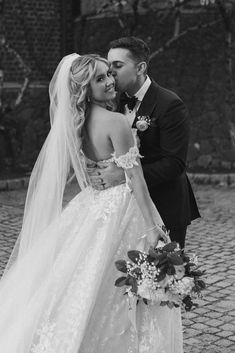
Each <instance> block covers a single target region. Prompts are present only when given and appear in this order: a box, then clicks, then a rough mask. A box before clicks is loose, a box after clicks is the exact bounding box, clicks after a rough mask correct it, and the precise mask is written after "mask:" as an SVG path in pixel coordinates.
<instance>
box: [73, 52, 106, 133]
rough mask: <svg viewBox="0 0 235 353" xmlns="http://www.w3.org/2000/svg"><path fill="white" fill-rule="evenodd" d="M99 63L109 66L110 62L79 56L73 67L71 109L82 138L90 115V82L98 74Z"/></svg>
mask: <svg viewBox="0 0 235 353" xmlns="http://www.w3.org/2000/svg"><path fill="white" fill-rule="evenodd" d="M99 61H101V62H104V63H105V64H107V66H109V63H108V61H107V60H106V59H105V58H103V57H101V56H99V55H98V54H88V55H82V56H79V57H78V58H76V59H75V60H74V61H73V62H72V65H71V69H70V77H69V90H70V95H71V108H72V110H73V114H74V117H75V124H76V126H75V128H76V130H77V131H78V133H79V135H80V136H81V130H82V127H83V125H84V122H85V118H86V116H87V114H89V107H90V98H91V97H89V94H90V82H91V80H92V79H93V78H94V76H95V74H96V71H97V64H98V62H99Z"/></svg>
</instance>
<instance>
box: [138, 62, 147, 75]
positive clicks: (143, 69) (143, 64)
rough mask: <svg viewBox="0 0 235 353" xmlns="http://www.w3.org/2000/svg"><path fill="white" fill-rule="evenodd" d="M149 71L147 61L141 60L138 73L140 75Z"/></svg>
mask: <svg viewBox="0 0 235 353" xmlns="http://www.w3.org/2000/svg"><path fill="white" fill-rule="evenodd" d="M146 72H147V63H146V62H145V61H141V62H140V63H138V71H137V74H138V75H144V74H146Z"/></svg>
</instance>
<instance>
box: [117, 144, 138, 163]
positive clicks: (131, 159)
mask: <svg viewBox="0 0 235 353" xmlns="http://www.w3.org/2000/svg"><path fill="white" fill-rule="evenodd" d="M112 156H113V160H114V162H115V163H116V164H117V166H118V167H121V168H123V169H131V168H133V167H134V166H135V165H136V166H138V165H139V164H138V162H137V161H136V159H137V158H138V157H139V158H141V157H142V156H141V155H140V153H139V149H138V147H137V146H136V145H135V146H133V147H131V148H130V149H129V151H128V152H127V153H126V154H123V155H121V156H119V157H117V156H116V154H115V152H114V153H113V154H112Z"/></svg>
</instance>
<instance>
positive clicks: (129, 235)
mask: <svg viewBox="0 0 235 353" xmlns="http://www.w3.org/2000/svg"><path fill="white" fill-rule="evenodd" d="M137 156H138V149H137V147H136V146H135V147H133V148H132V149H131V150H130V151H129V153H127V154H126V155H125V156H122V157H120V158H118V159H117V158H116V157H115V155H114V156H113V157H112V158H111V159H109V160H107V161H103V162H100V163H101V164H102V163H105V164H107V163H110V162H111V161H115V162H116V163H117V164H118V165H119V166H121V167H123V168H130V167H132V166H133V164H136V163H137V162H136V158H137ZM153 207H154V206H153ZM156 221H158V222H159V216H158V214H157V212H156ZM144 229H145V224H144V220H143V217H142V214H141V212H140V209H139V207H138V205H137V202H136V200H135V198H134V196H133V193H131V190H130V188H129V187H128V183H126V184H122V185H119V186H115V187H112V188H110V189H107V190H103V191H95V190H93V189H92V188H88V189H87V190H85V191H83V192H81V193H79V194H78V195H77V196H76V197H75V198H74V199H73V200H72V201H71V202H70V203H69V204H68V206H67V207H66V208H65V209H64V211H63V212H62V215H61V216H60V218H59V219H57V220H56V221H55V222H54V223H53V224H51V225H50V227H49V228H48V229H46V231H44V232H43V234H42V235H41V236H40V237H39V240H38V242H37V244H35V245H34V246H33V247H32V248H31V250H30V251H29V252H28V254H27V256H26V257H25V258H24V259H23V260H22V261H21V263H18V264H17V265H16V266H15V268H13V269H12V270H11V273H10V274H9V275H8V276H7V279H6V281H5V282H4V281H3V283H2V285H1V289H0V303H1V308H0V352H2V353H182V351H183V350H182V327H181V314H180V310H179V309H176V308H174V309H169V308H166V307H161V306H160V305H157V304H155V305H145V304H144V303H142V302H140V303H139V304H138V305H137V311H136V325H133V322H131V320H130V318H129V314H128V301H127V298H126V296H124V295H123V289H120V288H117V287H115V286H114V282H115V280H116V279H117V278H118V277H119V276H120V273H119V272H118V271H117V270H116V268H115V265H114V262H115V261H116V260H118V259H123V258H126V254H127V251H128V250H130V249H137V248H138V249H143V248H144V247H145V244H144V241H145V240H144V239H140V237H141V235H142V234H143V233H144ZM52 251H53V257H52V259H51V253H52ZM49 254H50V256H49ZM25 298H29V299H27V300H26V299H25Z"/></svg>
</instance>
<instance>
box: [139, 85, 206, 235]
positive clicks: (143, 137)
mask: <svg viewBox="0 0 235 353" xmlns="http://www.w3.org/2000/svg"><path fill="white" fill-rule="evenodd" d="M138 116H149V117H150V119H151V122H150V126H149V127H148V129H147V130H145V131H142V132H141V131H139V130H138V136H139V138H140V154H141V155H142V156H143V158H142V159H141V161H142V167H143V172H144V176H145V180H146V183H147V186H148V189H149V192H150V196H151V198H152V200H153V202H154V204H155V205H156V207H157V209H158V211H159V213H160V215H161V217H162V219H163V221H164V223H165V225H166V227H167V228H168V229H179V228H183V227H186V226H187V225H188V224H190V223H191V220H193V219H195V218H198V217H200V214H199V211H198V208H197V204H196V200H195V197H194V194H193V191H192V188H191V185H190V182H189V180H188V177H187V175H186V172H185V168H186V158H187V150H188V141H189V121H188V113H187V110H186V107H185V105H184V103H183V102H182V100H181V99H180V98H179V97H178V96H177V95H176V94H175V93H174V92H172V91H169V90H167V89H165V88H163V87H160V86H159V85H158V84H157V83H155V82H154V81H152V83H151V85H150V87H149V89H148V91H147V92H146V94H145V96H144V99H143V101H142V103H141V105H140V107H139V109H138V112H137V114H136V117H135V120H134V122H133V127H136V122H137V121H138Z"/></svg>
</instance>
